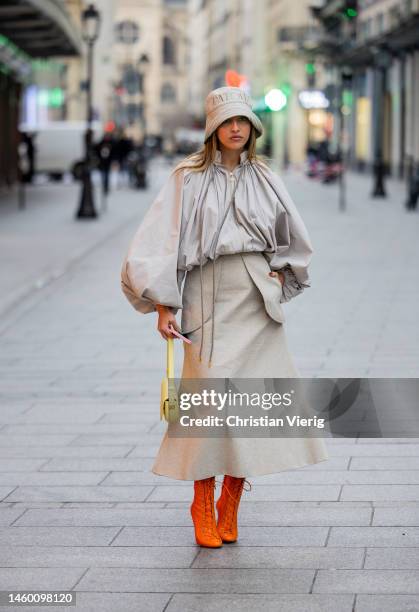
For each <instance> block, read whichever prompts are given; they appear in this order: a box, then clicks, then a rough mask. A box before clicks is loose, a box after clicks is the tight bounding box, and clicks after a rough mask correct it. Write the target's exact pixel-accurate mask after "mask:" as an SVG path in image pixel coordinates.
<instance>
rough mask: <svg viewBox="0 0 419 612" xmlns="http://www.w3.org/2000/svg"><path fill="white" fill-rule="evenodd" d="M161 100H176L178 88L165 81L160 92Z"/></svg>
mask: <svg viewBox="0 0 419 612" xmlns="http://www.w3.org/2000/svg"><path fill="white" fill-rule="evenodd" d="M160 100H161V102H176V90H175V88H174V87H173V85H172V84H171V83H164V85H163V86H162V88H161V92H160Z"/></svg>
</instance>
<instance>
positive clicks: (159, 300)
mask: <svg viewBox="0 0 419 612" xmlns="http://www.w3.org/2000/svg"><path fill="white" fill-rule="evenodd" d="M205 110H206V128H205V143H204V146H203V148H202V149H201V150H200V151H199V152H197V153H195V154H193V155H192V156H189V157H188V158H186V159H185V160H184V161H183V162H181V163H180V164H178V166H177V167H176V168H175V169H174V170H173V171H172V173H171V175H170V177H169V179H168V180H167V182H166V184H165V185H164V186H163V188H162V189H161V191H160V193H159V194H158V196H157V197H156V199H155V200H154V202H153V204H152V205H151V207H150V208H149V210H148V211H147V213H146V215H145V217H144V219H143V221H142V223H141V225H140V227H139V228H138V230H137V232H136V234H135V236H134V238H133V240H132V242H131V245H130V248H129V251H128V254H127V256H126V258H125V260H124V263H123V266H122V271H121V278H122V290H123V292H124V293H125V295H126V297H127V298H128V300H129V301H130V303H131V304H132V306H133V307H134V308H135V309H136V310H138V311H139V312H142V313H148V312H154V311H157V312H158V323H157V329H158V331H159V332H160V334H161V336H162V337H163V338H164V339H166V340H167V339H168V338H172V337H175V336H174V334H173V332H172V329H173V328H174V329H175V330H177V331H179V332H181V333H182V334H188V337H189V339H190V340H191V341H192V343H191V344H186V343H184V345H183V346H184V361H183V370H182V378H185V379H203V378H230V377H231V378H261V379H263V378H270V377H272V378H297V377H299V373H298V371H297V369H296V367H295V366H294V363H293V360H292V358H291V355H290V353H289V350H288V346H287V341H286V336H285V332H284V314H283V311H282V307H281V303H283V302H287V301H289V300H290V299H292V298H293V297H295V296H297V295H298V294H300V293H301V292H302V291H303V290H304V289H305V288H306V287H309V286H310V284H309V277H308V272H307V268H308V264H309V261H310V259H311V254H312V246H311V243H310V239H309V236H308V233H307V230H306V228H305V226H304V223H303V221H302V219H301V217H300V215H299V213H298V211H297V209H296V207H295V205H294V203H293V201H292V199H291V197H290V195H289V193H288V191H287V190H286V188H285V186H284V184H283V182H282V180H281V179H280V178H279V176H277V175H276V174H275V173H274V172H272V171H271V170H270V168H269V167H268V166H267V165H266V164H265V163H264V162H263V161H262V160H261V159H260V158H259V157H258V156H257V155H256V139H257V138H258V137H259V136H261V135H262V132H263V126H262V124H261V122H260V120H259V118H258V117H257V116H256V115H255V114H254V113H253V111H252V107H251V101H250V98H249V96H248V95H247V93H246V92H244V91H243V90H241V89H240V88H237V87H221V88H219V89H215V90H214V91H212V92H210V93H209V94H208V96H207V98H206V102H205ZM185 275H186V279H185ZM184 280H185V282H184V286H183V293H182V292H181V286H182V282H183V281H184ZM179 309H182V320H181V328H179V326H178V323H177V321H176V316H175V315H176V313H177V311H178V310H179ZM171 426H172V424H169V427H168V430H167V431H166V433H165V435H164V437H163V440H162V443H161V446H160V449H159V452H158V455H157V458H156V460H155V463H154V465H153V468H152V471H153V472H154V473H155V474H160V475H163V476H168V477H171V478H175V479H180V480H193V481H194V499H193V503H192V505H191V515H192V519H193V523H194V527H195V537H196V541H197V543H198V544H200V545H201V546H206V547H213V548H215V547H220V546H222V544H223V542H234V541H236V540H237V537H238V529H237V512H238V507H239V502H240V499H241V494H242V491H243V488H244V486H245V484H246V483H247V484H249V485H250V483H248V481H247V480H246V478H247V477H252V476H258V475H262V474H271V473H275V472H279V471H282V470H286V469H291V468H298V467H302V466H304V465H308V464H313V463H318V462H320V461H324V460H326V459H328V454H327V450H326V446H325V443H324V441H323V440H322V439H321V438H314V437H305V438H290V437H287V438H279V437H276V438H274V437H272V438H255V437H247V438H244V437H200V438H198V437H171V436H170V435H169V431H170V428H171ZM217 474H220V475H224V480H223V484H222V491H221V495H220V497H219V499H218V501H217V504H216V507H217V513H218V516H217V520H216V518H215V510H214V489H215V476H216V475H217Z"/></svg>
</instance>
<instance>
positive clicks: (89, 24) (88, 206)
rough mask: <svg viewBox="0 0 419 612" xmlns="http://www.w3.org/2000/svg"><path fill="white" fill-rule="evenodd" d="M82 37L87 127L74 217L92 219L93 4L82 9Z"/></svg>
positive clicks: (96, 28) (95, 18)
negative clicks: (78, 198) (78, 196)
mask: <svg viewBox="0 0 419 612" xmlns="http://www.w3.org/2000/svg"><path fill="white" fill-rule="evenodd" d="M81 25H82V38H83V40H84V42H85V43H86V44H87V81H86V93H87V109H86V116H87V129H86V135H85V160H84V166H83V177H82V192H81V199H80V206H79V209H78V211H77V215H76V217H77V218H78V219H82V218H83V219H93V218H95V217H97V212H96V209H95V205H94V198H93V185H92V175H91V167H92V145H93V131H92V121H93V108H92V84H93V46H94V44H95V42H96V40H97V38H98V36H99V29H100V13H99V11H98V10H97V9H96V7H95V6H94V4H89V6H88V7H87V8H86V9H85V10H84V11H83V13H82V19H81Z"/></svg>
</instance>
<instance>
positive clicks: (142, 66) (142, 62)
mask: <svg viewBox="0 0 419 612" xmlns="http://www.w3.org/2000/svg"><path fill="white" fill-rule="evenodd" d="M149 63H150V58H149V57H148V55H147V53H142V54H141V55H140V57H139V58H138V61H137V68H138V72H139V74H140V84H141V96H142V112H141V116H142V121H143V142H144V143H145V138H146V115H145V87H144V80H145V79H144V77H145V71H146V69H147V66H148V65H149Z"/></svg>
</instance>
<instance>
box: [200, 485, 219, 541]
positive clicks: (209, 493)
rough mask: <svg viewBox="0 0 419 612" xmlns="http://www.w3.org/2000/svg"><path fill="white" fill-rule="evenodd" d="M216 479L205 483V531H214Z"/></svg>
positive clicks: (211, 532)
mask: <svg viewBox="0 0 419 612" xmlns="http://www.w3.org/2000/svg"><path fill="white" fill-rule="evenodd" d="M215 486H216V485H215V481H211V480H208V481H206V482H205V483H204V516H205V520H204V525H203V527H202V528H203V531H206V532H207V533H210V534H213V533H214V525H215V512H214V503H213V502H214V489H215Z"/></svg>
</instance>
